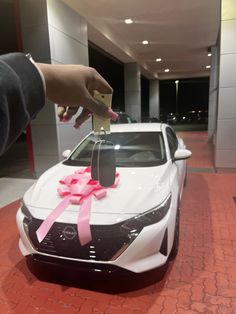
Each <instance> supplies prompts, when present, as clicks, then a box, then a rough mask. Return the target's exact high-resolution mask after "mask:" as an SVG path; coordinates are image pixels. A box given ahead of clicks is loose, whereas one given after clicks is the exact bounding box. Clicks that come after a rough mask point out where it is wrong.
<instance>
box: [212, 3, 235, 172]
mask: <svg viewBox="0 0 236 314" xmlns="http://www.w3.org/2000/svg"><path fill="white" fill-rule="evenodd" d="M221 12H222V13H221V45H220V78H219V101H218V118H217V134H216V147H215V166H216V167H217V168H236V103H235V99H236V41H235V34H236V2H235V0H222V10H221Z"/></svg>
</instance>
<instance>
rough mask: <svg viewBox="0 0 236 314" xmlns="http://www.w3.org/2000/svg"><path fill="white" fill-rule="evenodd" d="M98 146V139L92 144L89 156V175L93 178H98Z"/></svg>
mask: <svg viewBox="0 0 236 314" xmlns="http://www.w3.org/2000/svg"><path fill="white" fill-rule="evenodd" d="M99 147H100V141H98V142H96V143H95V144H94V146H93V151H92V157H91V177H92V179H93V180H98V152H99Z"/></svg>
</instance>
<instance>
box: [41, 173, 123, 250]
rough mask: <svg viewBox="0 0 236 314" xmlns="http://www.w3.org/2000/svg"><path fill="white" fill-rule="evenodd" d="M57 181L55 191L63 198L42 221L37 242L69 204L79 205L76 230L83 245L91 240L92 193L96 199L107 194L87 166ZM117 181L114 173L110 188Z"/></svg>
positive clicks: (117, 175)
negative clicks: (57, 185)
mask: <svg viewBox="0 0 236 314" xmlns="http://www.w3.org/2000/svg"><path fill="white" fill-rule="evenodd" d="M59 183H60V184H61V185H62V186H60V187H59V188H58V189H57V191H58V194H59V195H60V197H63V200H62V201H61V202H60V203H59V204H58V205H57V207H56V208H55V209H54V210H53V211H52V212H51V213H50V214H49V215H48V216H47V218H46V219H45V220H44V221H43V222H42V224H41V225H40V227H39V228H38V230H37V231H36V235H37V238H38V241H39V243H40V242H42V241H43V239H44V238H45V237H46V235H47V234H48V232H49V230H50V229H51V227H52V225H53V224H54V222H55V221H56V219H57V218H58V217H59V216H60V215H61V214H62V213H63V211H64V210H65V209H66V207H68V205H70V204H77V205H80V211H79V215H78V220H77V230H78V235H79V240H80V243H81V245H85V244H87V243H89V242H90V241H91V240H92V235H91V229H90V224H89V221H90V209H91V204H92V196H93V195H94V196H95V197H96V198H97V199H98V200H100V199H101V198H103V197H105V196H106V194H107V191H106V189H104V188H103V187H102V186H101V185H100V184H99V182H98V181H94V180H92V179H91V169H90V167H87V168H85V169H82V170H78V171H76V172H75V173H74V174H72V175H68V176H65V177H64V178H62V179H61V180H60V181H59ZM118 183H119V174H118V173H117V174H116V179H115V183H114V184H113V185H112V186H111V188H116V187H117V185H118Z"/></svg>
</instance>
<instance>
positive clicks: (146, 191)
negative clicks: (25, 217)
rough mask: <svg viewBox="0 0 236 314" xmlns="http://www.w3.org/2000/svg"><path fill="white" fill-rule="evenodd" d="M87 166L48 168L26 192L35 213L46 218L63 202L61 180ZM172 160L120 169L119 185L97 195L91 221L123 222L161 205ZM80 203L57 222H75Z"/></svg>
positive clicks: (70, 208) (68, 210)
mask: <svg viewBox="0 0 236 314" xmlns="http://www.w3.org/2000/svg"><path fill="white" fill-rule="evenodd" d="M81 168H84V167H74V166H66V165H63V164H62V163H60V164H58V165H56V166H54V167H53V168H51V169H49V170H48V171H46V172H45V173H44V174H43V175H42V176H41V177H40V178H39V179H38V181H37V182H36V183H35V184H34V185H33V186H32V187H31V188H30V189H29V190H28V191H27V192H26V194H25V196H24V203H25V205H26V206H27V207H28V209H29V210H30V212H31V214H32V215H33V216H34V217H35V218H38V219H45V218H46V217H47V216H48V214H49V213H50V212H51V211H52V210H53V209H54V208H55V207H56V206H57V205H58V204H59V203H60V202H61V201H62V198H61V197H60V196H59V195H58V193H57V188H58V187H59V186H60V184H59V180H60V179H61V178H63V177H64V176H65V175H69V174H73V173H74V172H75V171H76V170H78V169H81ZM169 171H170V169H169V166H168V163H166V164H164V165H161V166H158V167H144V168H117V172H118V173H119V174H120V182H119V184H118V186H117V187H116V188H108V189H107V195H106V197H104V198H102V199H100V200H97V199H95V197H93V200H92V205H91V220H90V222H91V223H94V224H96V223H97V221H98V220H99V221H100V223H101V221H102V223H104V224H107V223H111V220H112V222H113V223H114V222H118V221H122V220H124V219H127V218H129V217H133V216H134V215H136V214H139V213H143V212H145V211H147V210H149V209H151V208H154V207H155V206H157V205H159V204H160V203H161V202H162V201H163V200H164V199H165V198H166V196H167V195H168V193H169V179H168V178H169ZM78 211H79V205H72V204H70V205H69V206H68V207H67V208H66V209H65V211H64V212H63V214H62V215H61V216H60V217H59V219H57V221H62V222H64V221H65V220H66V221H67V222H71V223H73V222H75V221H76V220H77V214H78Z"/></svg>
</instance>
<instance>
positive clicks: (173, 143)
mask: <svg viewBox="0 0 236 314" xmlns="http://www.w3.org/2000/svg"><path fill="white" fill-rule="evenodd" d="M166 135H167V141H168V144H169V149H170V156H171V158H173V157H174V154H175V152H176V150H177V149H178V144H179V142H178V139H177V136H176V135H175V133H174V131H173V130H172V129H171V128H166Z"/></svg>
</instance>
